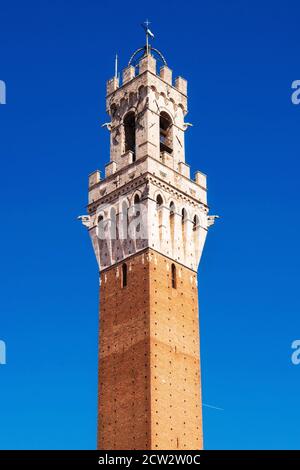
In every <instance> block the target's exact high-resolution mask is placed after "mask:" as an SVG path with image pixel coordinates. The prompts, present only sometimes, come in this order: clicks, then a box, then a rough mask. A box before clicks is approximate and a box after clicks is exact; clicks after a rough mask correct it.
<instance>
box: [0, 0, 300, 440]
mask: <svg viewBox="0 0 300 470" xmlns="http://www.w3.org/2000/svg"><path fill="white" fill-rule="evenodd" d="M0 14H1V29H0V50H1V62H0V80H4V81H5V82H6V85H7V104H6V105H4V106H3V105H2V106H0V155H1V160H0V165H1V169H0V178H1V184H0V193H1V194H0V201H1V202H0V204H1V220H2V232H1V245H0V256H1V258H0V259H1V270H0V285H1V307H0V308H1V310H0V312H1V313H0V315H1V316H0V339H1V340H4V341H5V342H6V345H7V364H6V365H5V366H0V416H1V426H0V448H1V449H14V448H17V449H31V448H35V449H43V448H44V449H61V448H68V449H76V448H82V449H92V448H95V436H96V410H97V404H96V394H97V328H98V313H97V312H98V274H97V266H96V261H95V259H94V255H93V252H92V247H91V245H90V241H89V239H88V234H87V232H86V231H85V230H84V228H83V227H81V226H80V224H79V223H78V221H77V220H76V217H77V216H78V215H79V214H82V213H85V204H86V202H87V176H88V174H89V173H90V172H92V171H93V170H95V169H96V168H100V169H103V168H104V164H105V163H107V161H108V158H109V153H108V152H109V148H108V144H109V141H108V133H107V131H106V130H104V129H101V127H100V124H101V123H103V122H106V121H107V116H106V115H105V81H106V79H108V78H110V77H111V76H112V75H113V66H114V64H113V61H114V54H115V52H116V51H117V52H118V53H119V56H120V66H121V67H124V66H126V64H127V61H128V58H129V57H130V54H131V53H132V51H133V50H134V49H136V48H137V47H140V46H141V45H143V42H144V36H143V32H142V30H141V28H140V26H139V25H140V23H141V21H143V20H144V19H146V18H147V17H149V19H150V20H151V21H152V25H151V27H152V29H153V30H154V33H156V38H155V40H154V45H155V46H156V47H158V48H159V49H161V50H162V52H163V53H164V55H165V56H166V58H167V60H168V63H169V65H170V67H171V68H172V69H173V70H174V74H175V75H182V76H184V77H185V78H187V79H188V89H189V109H190V113H189V115H188V121H190V122H193V123H194V127H193V128H192V129H190V130H189V131H188V133H187V134H186V158H187V161H188V163H190V164H191V167H192V171H193V172H194V171H195V170H196V169H200V170H201V171H203V172H204V173H206V174H207V175H208V185H209V193H208V197H209V204H210V207H211V212H212V213H217V214H219V215H220V216H221V219H220V220H219V221H218V222H217V223H216V225H215V226H214V227H213V228H212V230H211V231H210V232H209V236H208V239H207V244H206V247H205V251H204V255H203V258H202V261H201V265H200V269H199V302H200V309H201V355H202V356H201V361H202V381H203V401H204V403H206V404H209V405H213V406H216V407H219V408H222V409H223V410H216V409H213V408H208V407H205V408H204V435H205V447H206V448H207V449H217V448H220V449H251V448H256V449H258V448H269V449H277V448H284V449H289V448H291V449H292V448H294V449H299V448H300V438H299V421H300V407H299V386H300V365H299V366H295V365H292V363H291V359H290V357H291V353H292V350H291V343H292V341H293V340H295V339H299V338H300V320H299V318H300V316H299V312H300V296H299V261H300V255H299V229H300V222H299V202H300V201H299V200H300V198H299V170H300V161H299V154H300V151H299V146H300V141H299V126H300V105H299V106H295V105H293V104H292V103H291V99H290V95H291V83H292V81H293V80H296V79H300V70H299V50H298V49H299V47H298V45H299V39H300V38H299V36H300V29H299V14H300V7H299V3H298V4H297V2H296V1H293V0H291V1H287V2H279V1H274V0H273V1H272V2H271V1H264V0H263V1H258V0H254V1H237V0H230V1H228V0H227V1H225V0H222V1H221V0H216V1H214V2H199V1H197V2H196V1H192V2H191V1H190V2H189V1H187V2H184V3H182V2H173V4H172V6H170V5H169V4H168V3H167V2H165V3H163V2H161V1H157V0H154V1H151V2H144V3H142V2H137V1H136V0H132V1H131V2H130V8H129V7H128V4H127V3H126V2H120V1H119V0H116V1H115V2H113V3H109V2H99V1H92V0H85V1H84V2H83V1H78V0H73V1H70V0H68V1H63V2H62V1H58V0H56V1H51V2H50V1H45V0H42V1H41V0H40V1H33V0H28V1H27V2H21V1H14V0H12V1H11V2H3V1H2V2H1V3H0Z"/></svg>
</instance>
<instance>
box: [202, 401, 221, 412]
mask: <svg viewBox="0 0 300 470" xmlns="http://www.w3.org/2000/svg"><path fill="white" fill-rule="evenodd" d="M202 406H206V408H213V409H214V410H220V411H224V408H219V407H218V406H214V405H208V404H207V403H202Z"/></svg>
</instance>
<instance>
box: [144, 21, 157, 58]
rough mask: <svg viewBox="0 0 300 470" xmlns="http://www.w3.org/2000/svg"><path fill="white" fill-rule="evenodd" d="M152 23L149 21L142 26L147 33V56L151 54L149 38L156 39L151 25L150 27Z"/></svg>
mask: <svg viewBox="0 0 300 470" xmlns="http://www.w3.org/2000/svg"><path fill="white" fill-rule="evenodd" d="M150 24H151V23H150V21H149V20H148V19H147V20H146V21H144V23H143V24H142V27H143V29H144V31H145V33H146V54H147V55H148V54H149V37H150V38H151V39H154V34H153V33H152V31H150V29H149V25H150Z"/></svg>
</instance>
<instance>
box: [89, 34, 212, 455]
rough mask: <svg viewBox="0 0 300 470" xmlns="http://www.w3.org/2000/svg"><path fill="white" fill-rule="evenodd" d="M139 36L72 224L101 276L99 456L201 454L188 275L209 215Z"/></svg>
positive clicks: (174, 86)
mask: <svg viewBox="0 0 300 470" xmlns="http://www.w3.org/2000/svg"><path fill="white" fill-rule="evenodd" d="M149 34H150V31H149V30H148V29H147V45H146V46H145V47H144V48H141V49H138V50H137V51H136V52H135V53H134V54H133V56H132V57H131V59H130V61H129V64H128V67H127V68H125V70H123V74H122V83H121V84H119V79H118V77H117V74H116V75H115V77H113V78H112V79H111V80H108V82H107V89H106V110H107V113H108V115H109V116H110V119H111V122H110V123H109V124H106V126H107V128H108V130H109V132H110V161H109V163H107V165H106V166H105V177H104V178H103V179H101V177H100V172H99V171H98V170H97V171H95V172H94V173H92V174H91V175H90V176H89V203H88V215H87V216H83V217H82V221H83V223H84V225H86V226H87V227H88V229H89V233H90V236H91V240H92V244H93V248H94V251H95V255H96V258H97V262H98V265H99V270H100V328H99V330H100V331H99V334H100V337H99V402H98V448H99V449H105V450H110V449H119V450H120V449H130V450H133V449H142V450H146V449H155V450H158V449H166V450H169V449H171V450H172V449H180V450H184V449H185V450H193V449H201V448H202V446H203V438H202V402H201V381H200V346H199V321H198V291H197V268H198V264H199V261H200V257H201V253H202V250H203V246H204V243H205V238H206V234H207V230H208V227H209V226H210V225H212V224H213V222H214V216H208V206H207V197H206V192H207V191H206V176H205V175H204V174H203V173H201V172H199V171H198V172H196V175H195V179H194V180H193V179H191V178H190V168H189V166H188V164H187V163H186V162H185V148H184V138H185V132H186V130H187V128H188V124H186V123H185V121H184V118H185V116H186V114H187V82H186V80H185V79H183V78H182V77H178V78H176V80H175V82H174V83H173V80H172V71H171V69H170V68H169V67H168V66H167V63H166V61H165V59H164V57H163V56H162V54H161V53H160V52H159V51H158V50H156V49H154V48H152V47H151V46H149V44H148V35H149ZM156 59H159V60H161V61H162V62H163V65H162V67H161V68H160V71H159V73H158V72H157V60H156ZM135 61H136V64H135Z"/></svg>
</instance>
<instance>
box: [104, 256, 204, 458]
mask: <svg viewBox="0 0 300 470" xmlns="http://www.w3.org/2000/svg"><path fill="white" fill-rule="evenodd" d="M127 264H128V266H129V272H128V277H127V285H126V286H125V287H122V270H121V269H120V266H119V265H117V266H115V267H112V268H110V269H108V270H107V271H106V272H104V273H103V274H102V275H101V288H100V299H101V305H102V307H101V317H100V318H101V319H100V349H99V422H98V426H99V428H98V448H99V449H157V450H158V449H189V450H190V449H199V448H201V447H202V417H201V390H200V364H199V357H200V356H199V333H198V332H199V326H198V308H197V284H196V274H195V273H194V272H193V271H191V270H190V269H187V268H186V267H184V266H181V265H180V264H176V280H175V282H176V288H174V287H172V281H173V282H174V279H173V280H172V268H171V266H172V264H173V261H172V260H170V259H168V258H167V257H165V256H162V255H160V254H159V253H156V252H155V251H153V250H149V249H146V250H145V251H143V252H142V253H139V254H136V255H134V256H133V257H131V258H130V259H128V263H127ZM125 430H126V431H125ZM124 431H125V432H124Z"/></svg>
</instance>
